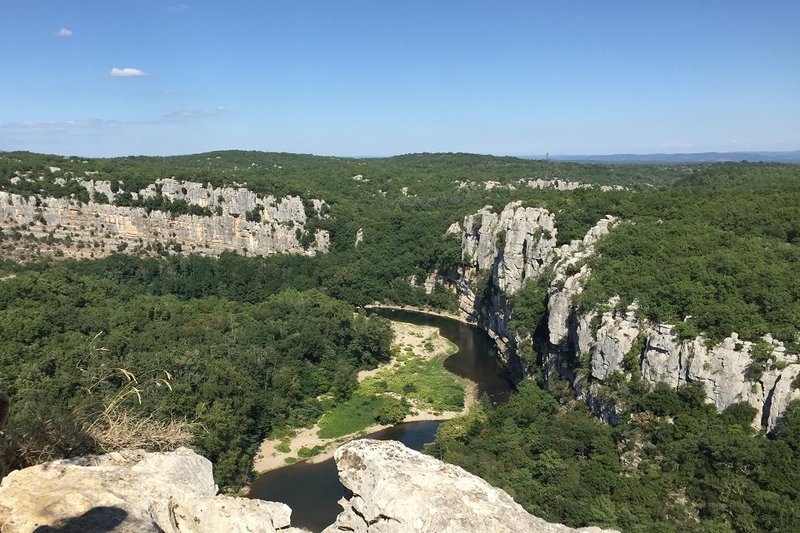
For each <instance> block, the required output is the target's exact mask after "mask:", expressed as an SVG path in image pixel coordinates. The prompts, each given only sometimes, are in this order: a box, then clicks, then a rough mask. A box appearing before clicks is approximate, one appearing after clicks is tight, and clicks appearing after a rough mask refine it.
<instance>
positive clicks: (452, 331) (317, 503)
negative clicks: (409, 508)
mask: <svg viewBox="0 0 800 533" xmlns="http://www.w3.org/2000/svg"><path fill="white" fill-rule="evenodd" d="M371 312H374V313H375V314H378V315H380V316H382V317H385V318H390V319H392V320H397V321H400V322H409V323H412V324H418V325H425V326H433V327H436V328H439V331H440V332H441V334H442V335H443V336H445V337H447V338H448V339H450V340H451V341H452V342H453V343H455V344H456V346H458V352H456V353H455V354H453V355H451V356H450V357H448V358H447V359H446V360H445V363H444V364H445V368H447V370H449V371H450V372H453V373H454V374H456V375H459V376H462V377H465V378H467V379H470V380H472V381H474V382H476V383H477V384H478V393H479V394H481V395H483V394H487V395H488V396H489V398H490V399H491V400H492V402H495V403H503V402H505V401H506V400H507V399H508V396H509V394H511V392H512V390H513V388H512V385H511V382H510V381H509V380H508V378H507V377H506V374H505V371H504V370H503V367H502V366H501V365H500V363H499V362H498V359H497V349H496V347H495V345H494V342H493V341H492V339H490V338H489V336H488V335H487V334H486V333H484V332H483V331H481V330H479V329H478V328H476V327H474V326H470V325H467V324H463V323H461V322H458V321H456V320H452V319H450V318H444V317H439V316H436V315H428V314H424V313H417V312H413V311H398V310H389V309H376V310H373V311H371ZM439 424H440V422H410V423H403V424H397V425H395V426H392V427H390V428H387V429H385V430H382V431H378V432H377V433H373V434H371V435H368V437H369V438H373V439H380V440H397V441H400V442H402V443H403V444H405V445H406V446H408V447H409V448H411V449H414V450H421V449H422V447H423V445H425V444H426V443H428V442H432V441H433V439H434V437H435V435H436V429H437V428H438V427H439ZM344 492H345V489H344V487H343V486H342V484H341V483H339V476H338V472H337V471H336V464H335V463H334V461H333V459H328V460H327V461H322V462H319V463H316V464H309V463H297V464H294V465H290V466H286V467H284V468H279V469H277V470H273V471H271V472H267V473H266V474H263V475H262V476H259V477H258V478H257V479H256V480H255V481H254V482H253V484H252V486H251V488H250V497H251V498H259V499H262V500H270V501H277V502H284V503H286V504H287V505H288V506H289V507H291V508H292V525H293V526H299V527H305V528H308V529H310V530H311V531H321V530H322V529H323V528H325V527H326V526H328V525H330V524H332V523H333V521H334V520H335V519H336V515H338V514H339V513H340V512H341V510H342V509H341V507H339V505H338V504H337V503H336V502H337V501H338V500H339V499H340V498H342V497H343V496H344Z"/></svg>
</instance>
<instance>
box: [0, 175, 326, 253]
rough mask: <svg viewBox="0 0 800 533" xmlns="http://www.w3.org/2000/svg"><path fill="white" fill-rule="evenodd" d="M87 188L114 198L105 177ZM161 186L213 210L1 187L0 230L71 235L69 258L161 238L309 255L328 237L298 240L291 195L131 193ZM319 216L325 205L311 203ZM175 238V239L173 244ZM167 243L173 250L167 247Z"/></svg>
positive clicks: (194, 186) (183, 246)
mask: <svg viewBox="0 0 800 533" xmlns="http://www.w3.org/2000/svg"><path fill="white" fill-rule="evenodd" d="M79 183H80V185H82V186H83V187H85V188H86V189H87V191H88V192H89V194H90V198H92V197H93V196H94V194H95V193H96V192H99V193H103V194H105V195H106V196H107V197H108V198H109V200H111V201H113V200H114V198H115V197H116V195H118V194H119V192H117V193H114V192H113V191H112V189H111V184H110V182H107V181H93V180H89V181H79ZM157 189H160V190H161V194H162V195H163V197H164V198H166V199H167V200H170V201H176V200H184V201H186V202H188V203H189V204H191V205H196V206H199V207H202V208H207V209H210V210H211V212H212V213H214V214H213V215H212V216H197V215H179V216H172V215H171V214H170V213H168V212H165V211H158V210H153V211H151V212H150V213H148V212H147V210H146V209H144V208H141V207H117V206H114V205H111V204H105V203H95V202H92V201H90V202H89V203H82V202H80V201H78V200H75V199H69V198H37V197H33V196H32V197H29V198H26V197H23V196H20V195H17V194H11V193H7V192H4V191H0V228H2V229H11V228H17V229H18V230H19V231H20V232H22V233H29V234H32V235H34V236H35V237H37V238H40V239H41V238H45V237H48V235H51V236H52V237H51V238H52V239H67V238H69V239H70V240H71V241H73V242H74V243H77V242H80V243H82V246H81V248H80V249H77V247H76V248H73V249H72V252H73V253H72V254H68V255H72V256H77V257H84V256H85V257H101V256H103V255H108V254H110V253H113V252H115V251H117V250H118V249H120V248H121V249H124V250H126V251H127V252H132V251H141V250H142V249H143V248H144V247H145V246H146V245H147V244H154V243H160V244H161V245H164V246H167V248H168V249H170V250H171V251H174V252H176V253H177V252H178V250H180V251H181V252H182V253H197V254H200V255H206V256H217V255H219V254H221V253H222V252H224V251H236V252H237V253H239V254H242V255H248V256H258V255H270V254H276V253H294V254H304V255H314V254H315V253H317V252H323V253H324V252H327V251H328V247H329V243H330V236H329V234H328V232H327V231H324V230H317V231H316V232H315V234H314V235H313V240H312V245H311V246H309V247H308V248H306V247H304V246H303V245H302V244H301V242H300V239H301V238H302V237H303V235H304V234H305V232H306V229H305V224H306V221H307V220H306V213H305V207H304V205H303V200H302V199H301V198H298V197H294V196H287V197H285V198H274V197H272V196H265V197H261V196H258V195H256V194H255V193H254V192H252V191H249V190H247V189H245V188H241V187H240V188H231V187H222V188H214V187H211V186H207V187H206V186H203V185H202V184H199V183H193V182H181V181H177V180H173V179H164V180H158V181H157V182H156V184H153V185H150V186H148V187H147V188H146V189H143V190H141V191H139V192H138V193H135V194H136V196H141V197H143V198H147V197H153V196H156V194H157ZM312 206H313V209H314V210H315V211H316V212H317V216H321V217H324V216H325V215H322V212H323V211H324V210H325V208H326V204H325V203H324V202H322V201H320V200H316V201H313V202H312ZM253 212H258V213H259V214H260V218H261V220H260V221H258V222H256V221H252V220H251V221H248V220H246V213H253ZM175 244H178V245H180V247H179V248H176V247H175ZM170 246H171V247H172V248H170Z"/></svg>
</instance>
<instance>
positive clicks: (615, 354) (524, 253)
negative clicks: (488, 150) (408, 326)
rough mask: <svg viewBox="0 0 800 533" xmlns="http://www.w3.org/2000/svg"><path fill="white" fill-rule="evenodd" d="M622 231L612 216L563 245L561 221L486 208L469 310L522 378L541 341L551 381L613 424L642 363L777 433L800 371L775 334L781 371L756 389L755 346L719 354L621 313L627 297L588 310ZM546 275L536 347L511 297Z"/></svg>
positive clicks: (477, 225)
mask: <svg viewBox="0 0 800 533" xmlns="http://www.w3.org/2000/svg"><path fill="white" fill-rule="evenodd" d="M618 223H620V221H618V220H616V219H614V218H612V217H606V218H604V219H602V220H600V221H599V222H598V223H597V224H596V225H595V226H594V227H592V228H591V229H590V230H589V232H588V233H587V234H586V236H585V237H584V238H583V240H576V241H573V242H571V243H570V244H568V245H563V246H560V247H557V246H556V235H557V228H556V226H555V216H554V215H553V214H552V213H550V212H548V211H547V210H544V209H539V208H525V207H521V205H520V204H519V203H518V202H516V203H511V204H508V205H507V206H506V207H505V208H504V209H503V210H502V211H501V212H500V213H492V212H491V210H490V209H488V208H484V209H482V210H481V211H479V212H478V213H476V214H475V215H469V216H467V217H465V218H464V221H463V223H462V224H461V230H462V232H461V233H462V236H461V244H462V256H463V259H464V261H465V263H466V264H467V266H466V267H465V268H464V269H463V271H462V272H461V279H460V281H459V283H458V291H459V296H460V298H461V310H462V312H463V313H464V314H465V315H467V316H469V317H472V318H473V319H475V320H476V321H477V323H478V325H479V326H481V327H483V328H484V329H486V330H487V331H488V332H489V334H490V335H492V336H493V337H495V338H496V339H497V340H498V344H499V345H500V346H501V347H505V350H503V351H504V352H505V354H504V358H505V360H506V363H507V364H508V366H509V367H510V369H511V370H512V372H513V373H514V374H516V375H517V377H518V378H522V377H523V376H524V374H525V370H526V369H525V368H524V366H525V365H524V363H523V362H522V361H521V360H520V359H519V357H517V352H518V349H519V347H520V346H521V345H522V343H533V342H536V344H537V348H538V349H539V350H540V352H541V353H542V363H543V366H544V370H545V375H550V374H551V373H557V374H558V375H560V376H561V377H564V378H566V379H568V380H569V381H570V383H571V384H572V386H573V388H574V390H575V391H576V393H577V394H578V396H579V397H580V398H582V399H584V400H585V401H586V402H587V403H588V404H589V405H590V407H591V408H592V409H593V410H594V411H595V413H596V414H597V415H598V416H600V417H601V418H603V419H604V420H606V421H608V422H611V423H615V422H616V420H617V416H618V415H619V408H620V406H618V405H616V404H615V402H614V400H613V397H612V395H610V394H608V392H609V390H608V387H606V385H607V383H608V381H609V380H611V379H612V378H613V377H614V376H615V374H617V373H620V374H621V375H623V376H626V375H628V374H629V373H630V371H631V370H632V368H631V367H630V365H635V367H636V370H639V371H640V372H641V374H642V377H643V379H644V380H645V381H647V382H648V383H650V384H655V383H659V382H663V383H666V384H668V385H669V386H671V387H678V386H680V385H682V384H684V383H690V382H699V383H702V384H703V385H704V388H705V391H706V395H707V398H708V401H709V402H711V403H713V404H714V405H715V406H716V407H717V409H719V410H722V409H725V408H726V407H728V406H729V405H731V404H733V403H736V402H742V401H745V402H748V403H749V404H750V405H752V406H753V407H755V408H756V409H757V411H758V415H757V417H756V419H755V420H754V421H753V423H754V425H756V426H763V427H765V428H766V429H768V430H770V429H772V428H774V427H775V424H776V422H777V420H778V418H779V417H780V415H781V413H783V411H784V410H785V409H786V405H787V404H788V403H789V402H790V401H791V400H793V399H795V398H800V391H798V390H795V389H793V388H792V382H793V381H794V380H795V378H796V377H797V376H798V374H800V364H798V361H797V357H796V355H789V354H787V353H786V349H785V347H784V345H783V344H782V343H781V342H779V341H777V340H775V339H773V338H772V337H771V336H769V335H768V336H765V338H764V339H763V342H765V343H767V344H768V346H771V349H772V355H773V358H774V363H773V364H772V365H770V366H769V367H768V368H767V370H766V371H765V372H764V373H763V375H762V376H761V378H760V379H758V380H757V381H755V382H751V381H749V380H748V379H747V378H746V377H745V371H746V369H747V367H748V365H749V364H750V363H751V361H752V353H753V350H754V343H752V342H750V341H742V340H740V339H739V338H738V336H737V334H736V333H735V332H731V334H730V336H729V337H728V338H726V339H725V340H724V341H722V342H721V343H719V344H717V345H714V346H709V345H708V344H709V343H708V342H707V340H706V339H705V338H704V337H702V336H700V337H697V338H694V339H688V340H683V339H680V338H679V337H678V334H677V332H676V329H675V327H674V326H673V325H670V324H655V323H650V322H649V321H647V320H644V319H642V318H640V316H639V313H638V306H637V304H636V302H634V303H633V304H631V305H630V306H628V307H626V308H621V307H620V300H619V298H612V299H610V300H609V301H608V302H606V305H604V306H602V309H600V308H598V309H594V310H590V311H588V312H584V313H581V312H579V311H578V309H577V308H576V306H575V305H574V299H575V296H576V295H578V294H580V292H581V291H582V290H583V286H584V284H585V282H586V280H588V278H589V276H591V270H590V268H589V267H588V266H587V265H586V260H587V259H588V258H590V257H591V256H592V255H593V254H594V251H595V244H596V243H597V241H598V240H599V239H602V238H603V237H604V236H606V235H607V234H608V233H609V231H613V226H614V225H615V224H618ZM543 275H546V276H549V288H548V298H547V316H546V324H545V326H546V327H545V331H544V334H543V335H542V337H543V338H539V339H534V338H533V332H525V333H523V334H522V335H518V334H515V333H514V332H512V331H511V330H510V328H509V324H510V322H511V320H512V318H513V317H512V311H511V307H510V306H509V304H508V297H509V296H511V295H513V294H514V293H515V292H516V291H518V290H519V289H520V288H521V287H522V286H523V284H524V283H525V282H526V281H528V280H536V279H537V278H538V277H540V276H543Z"/></svg>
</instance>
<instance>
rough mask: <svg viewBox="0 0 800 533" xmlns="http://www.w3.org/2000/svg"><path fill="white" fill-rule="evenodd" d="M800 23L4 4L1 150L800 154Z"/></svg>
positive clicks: (792, 10) (538, 11)
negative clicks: (788, 152) (774, 152)
mask: <svg viewBox="0 0 800 533" xmlns="http://www.w3.org/2000/svg"><path fill="white" fill-rule="evenodd" d="M798 28H800V2H798V1H797V0H790V1H771V0H764V1H761V2H755V1H736V0H725V1H712V0H694V1H679V0H672V1H656V0H652V1H648V0H638V1H614V0H609V1H604V2H598V1H596V0H593V1H580V0H572V1H564V2H557V1H552V0H551V1H548V2H536V1H504V0H495V1H469V0H462V1H449V0H421V1H418V0H403V1H398V2H384V1H380V0H371V1H349V0H341V1H338V2H333V1H330V0H327V1H303V0H260V1H255V0H252V1H251V0H245V1H235V2H219V1H217V2H212V1H199V0H186V1H185V2H182V1H177V2H171V1H156V0H136V1H134V0H0V80H2V83H0V150H18V149H24V150H32V151H37V152H50V153H58V154H65V155H67V154H70V155H71V154H75V155H85V156H112V155H129V154H157V155H166V154H180V153H190V152H199V151H205V150H213V149H228V148H239V149H252V150H267V151H289V152H303V153H316V154H330V155H364V156H366V155H392V154H400V153H408V152H420V151H429V152H433V151H466V152H476V153H492V154H510V155H525V154H543V153H545V152H549V153H551V154H604V153H620V152H631V153H650V152H700V151H711V150H714V151H735V150H796V149H800V30H799V29H798Z"/></svg>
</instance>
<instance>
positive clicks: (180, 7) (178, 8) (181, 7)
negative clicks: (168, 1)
mask: <svg viewBox="0 0 800 533" xmlns="http://www.w3.org/2000/svg"><path fill="white" fill-rule="evenodd" d="M191 7H192V6H190V5H189V4H175V5H174V6H170V7H169V8H168V9H169V10H170V11H187V10H189V9H191Z"/></svg>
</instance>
